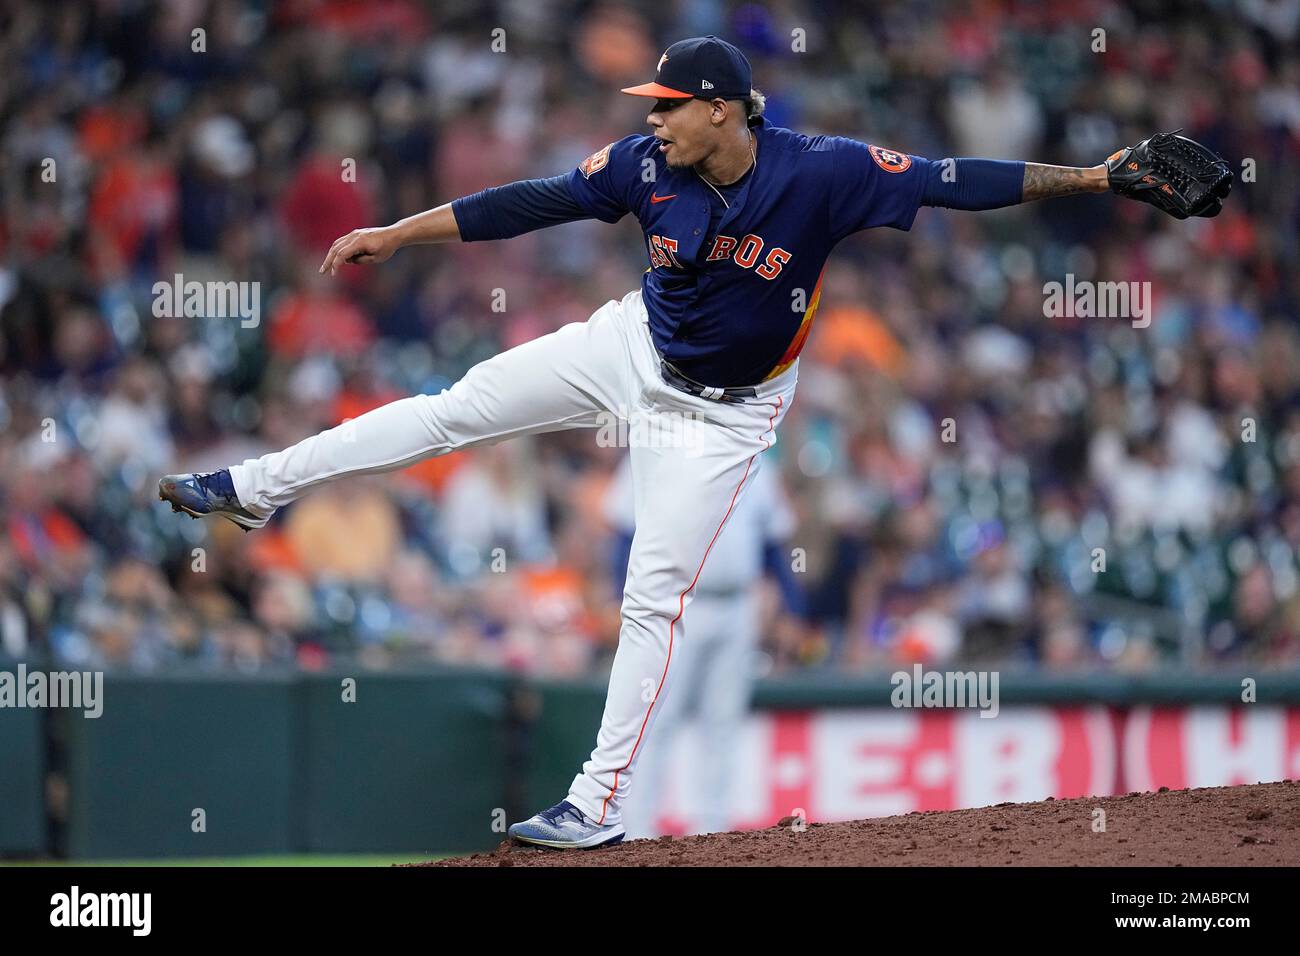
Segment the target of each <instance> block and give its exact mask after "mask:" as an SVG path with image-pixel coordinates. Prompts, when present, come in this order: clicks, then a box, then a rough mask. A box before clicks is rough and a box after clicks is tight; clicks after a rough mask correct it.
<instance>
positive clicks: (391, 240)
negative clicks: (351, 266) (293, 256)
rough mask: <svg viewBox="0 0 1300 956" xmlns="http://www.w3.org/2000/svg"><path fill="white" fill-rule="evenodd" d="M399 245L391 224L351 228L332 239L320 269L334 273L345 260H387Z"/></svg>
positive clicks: (360, 261)
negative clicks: (369, 227) (342, 234)
mask: <svg viewBox="0 0 1300 956" xmlns="http://www.w3.org/2000/svg"><path fill="white" fill-rule="evenodd" d="M401 247H402V244H401V242H400V241H399V239H398V236H397V233H396V231H395V230H394V229H393V227H392V226H380V227H377V228H373V229H353V230H352V231H351V232H349V233H348V234H347V235H346V236H340V237H339V238H338V239H335V240H334V245H332V246H330V251H329V252H328V253H327V254H326V255H325V261H324V262H322V263H321V264H320V271H321V272H322V273H325V272H328V273H329V274H330V275H334V274H335V273H336V272H338V269H339V266H341V265H343V263H345V262H351V263H362V262H387V261H388V260H389V259H390V258H392V255H393V253H394V252H396V251H397V250H398V249H400V248H401Z"/></svg>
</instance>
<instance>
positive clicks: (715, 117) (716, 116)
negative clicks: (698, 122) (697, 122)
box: [709, 99, 731, 126]
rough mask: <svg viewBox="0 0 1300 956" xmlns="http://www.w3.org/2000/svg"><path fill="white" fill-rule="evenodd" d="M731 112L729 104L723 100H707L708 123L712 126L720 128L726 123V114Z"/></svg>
mask: <svg viewBox="0 0 1300 956" xmlns="http://www.w3.org/2000/svg"><path fill="white" fill-rule="evenodd" d="M730 111H731V104H730V103H728V102H727V101H726V100H723V99H713V100H709V122H710V123H712V124H713V125H714V126H721V125H722V124H723V123H725V122H726V121H727V114H728V113H729V112H730Z"/></svg>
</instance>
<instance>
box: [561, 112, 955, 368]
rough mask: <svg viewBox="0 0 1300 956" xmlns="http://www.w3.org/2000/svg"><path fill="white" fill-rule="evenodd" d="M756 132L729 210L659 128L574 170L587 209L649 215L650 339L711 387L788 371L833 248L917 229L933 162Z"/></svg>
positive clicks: (576, 193) (604, 214)
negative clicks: (663, 150)
mask: <svg viewBox="0 0 1300 956" xmlns="http://www.w3.org/2000/svg"><path fill="white" fill-rule="evenodd" d="M754 132H755V134H756V136H757V140H758V148H757V154H758V163H757V165H756V166H755V167H754V168H753V169H751V171H750V172H748V173H747V174H746V175H745V176H744V177H743V178H742V179H741V180H740V181H739V182H738V183H736V184H735V188H730V187H724V188H723V189H722V192H723V194H724V196H726V199H727V202H728V203H729V204H730V208H724V207H723V204H722V200H721V199H720V198H719V197H718V195H717V194H716V193H715V192H714V191H713V189H711V188H710V187H709V185H708V184H707V183H705V182H704V180H703V179H702V178H701V177H700V175H699V174H698V173H697V172H696V171H695V170H694V169H693V168H688V169H674V168H670V167H669V166H668V165H667V163H666V161H665V160H664V159H663V156H662V155H661V154H660V152H659V149H658V146H659V143H658V141H657V140H656V139H655V138H654V137H653V136H627V137H624V138H623V139H621V140H618V141H617V142H615V143H611V144H610V145H608V146H606V147H605V148H604V149H602V150H600V151H599V152H597V153H595V154H593V155H592V156H589V157H588V158H587V159H585V160H583V162H582V163H581V164H579V166H578V168H577V169H575V170H574V171H573V172H572V173H570V174H569V178H568V186H569V190H570V192H571V193H572V195H573V199H574V201H575V202H576V203H577V204H578V205H579V206H581V207H582V208H583V209H585V210H586V212H587V213H588V214H589V215H591V216H593V217H594V218H597V219H600V220H603V221H605V222H611V223H612V222H617V221H618V220H620V219H621V218H623V216H625V215H626V214H627V213H629V212H630V213H632V214H633V215H635V216H636V218H637V220H638V221H639V222H640V224H641V229H642V231H643V232H644V233H645V240H646V250H647V253H648V255H649V259H650V268H649V269H647V270H646V273H645V275H644V277H643V278H642V281H641V287H642V291H643V293H644V301H645V306H646V311H647V312H648V313H649V317H650V330H651V334H652V336H653V338H654V343H655V346H656V347H657V348H658V349H659V351H660V353H661V354H662V355H663V356H664V358H666V359H668V361H670V362H671V363H673V364H674V365H675V366H677V367H678V368H679V369H680V370H681V371H682V372H684V373H685V374H687V375H689V376H690V377H691V378H693V379H695V380H696V381H698V382H702V383H703V384H705V385H711V386H733V385H753V384H755V383H756V382H760V381H762V380H764V379H766V378H770V377H772V376H774V375H776V374H779V373H780V372H782V371H784V370H785V369H786V368H788V367H789V366H790V365H791V364H792V363H793V362H794V360H795V359H796V358H797V357H798V355H799V350H800V349H801V348H802V347H803V344H804V342H805V340H806V339H807V336H808V331H809V328H810V327H811V324H812V320H813V317H814V314H815V313H816V311H817V304H818V300H819V298H820V291H821V276H822V270H823V267H824V266H825V264H826V259H827V257H828V256H829V255H830V252H831V250H832V249H833V248H834V247H835V245H836V243H838V242H839V241H840V240H841V239H843V238H844V237H846V236H848V235H850V234H852V233H854V232H857V231H859V230H862V229H870V228H872V227H874V226H892V227H894V228H896V229H910V228H911V226H912V221H913V219H914V218H915V217H916V212H917V209H918V208H919V207H920V205H921V201H922V196H923V191H924V188H925V183H926V180H927V177H928V176H929V174H930V170H931V167H932V166H934V165H936V164H932V163H931V162H930V161H929V160H926V159H922V158H921V157H918V156H908V155H906V154H902V153H897V152H894V151H892V150H888V149H883V148H881V147H878V146H871V145H868V144H866V143H861V142H858V141H857V140H853V139H847V138H845V137H840V136H805V135H803V134H801V133H796V132H794V131H792V130H788V129H782V128H780V127H777V126H773V125H772V124H771V123H769V122H768V121H767V120H766V119H764V120H763V122H762V125H761V126H758V127H755V129H754Z"/></svg>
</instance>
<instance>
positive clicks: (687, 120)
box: [646, 99, 719, 167]
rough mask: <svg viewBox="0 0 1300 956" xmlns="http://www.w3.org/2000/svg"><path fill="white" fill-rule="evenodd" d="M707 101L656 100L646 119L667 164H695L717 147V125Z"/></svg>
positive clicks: (681, 165)
mask: <svg viewBox="0 0 1300 956" xmlns="http://www.w3.org/2000/svg"><path fill="white" fill-rule="evenodd" d="M712 115H713V107H712V106H711V105H710V104H709V103H708V102H707V101H706V100H696V99H689V100H686V99H680V100H655V105H654V106H653V107H651V109H650V115H649V116H647V117H646V122H647V123H649V124H650V126H651V127H653V129H654V135H655V136H656V137H657V138H658V139H659V141H660V143H659V152H660V153H662V154H663V157H664V161H665V162H666V163H668V165H669V166H679V167H685V166H694V165H695V164H696V163H698V162H700V161H702V160H704V159H705V158H707V157H708V156H709V154H710V153H712V152H713V150H714V149H715V148H716V146H717V143H718V139H719V133H718V127H717V126H716V125H715V124H714V123H713V122H712V121H711V119H710V118H711V117H712Z"/></svg>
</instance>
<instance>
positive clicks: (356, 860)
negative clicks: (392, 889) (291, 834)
mask: <svg viewBox="0 0 1300 956" xmlns="http://www.w3.org/2000/svg"><path fill="white" fill-rule="evenodd" d="M446 856H448V854H433V855H429V854H427V853H404V854H393V853H338V854H332V853H290V854H285V855H283V856H214V857H172V858H168V859H161V860H23V861H6V860H0V867H3V866H392V865H393V864H394V863H423V862H425V861H428V860H441V859H444V858H445V857H446Z"/></svg>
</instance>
